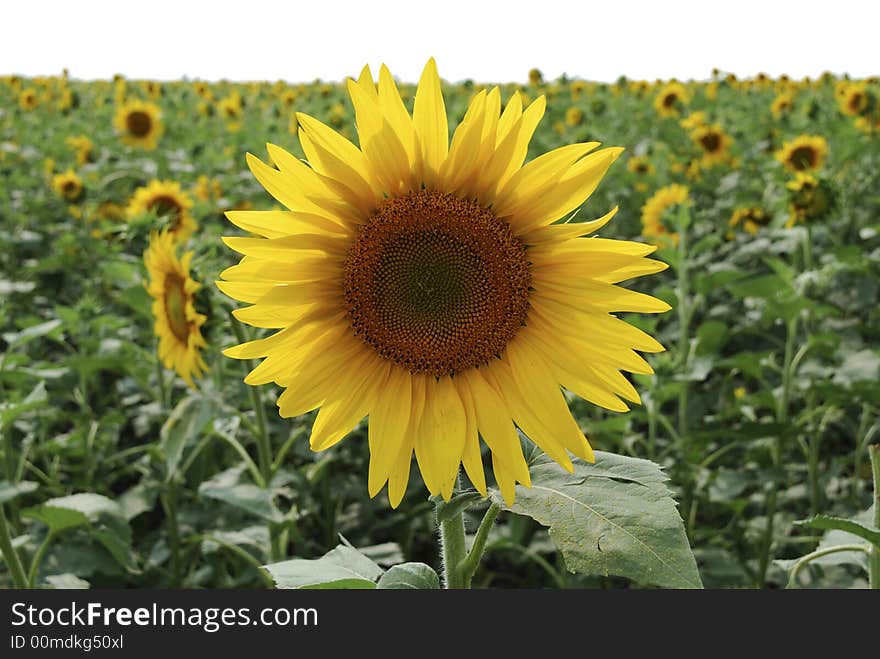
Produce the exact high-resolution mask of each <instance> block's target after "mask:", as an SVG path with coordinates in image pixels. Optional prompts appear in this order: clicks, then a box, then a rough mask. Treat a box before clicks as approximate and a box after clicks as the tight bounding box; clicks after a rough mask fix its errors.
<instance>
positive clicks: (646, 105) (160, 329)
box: [0, 61, 880, 588]
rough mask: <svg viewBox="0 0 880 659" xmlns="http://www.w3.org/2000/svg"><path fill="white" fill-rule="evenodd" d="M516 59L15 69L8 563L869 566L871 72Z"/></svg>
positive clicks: (562, 578)
mask: <svg viewBox="0 0 880 659" xmlns="http://www.w3.org/2000/svg"><path fill="white" fill-rule="evenodd" d="M441 65H442V62H441ZM374 73H378V77H377V79H376V80H375V82H374V78H373V74H374ZM440 74H442V69H441V71H440ZM529 80H530V82H529V83H528V84H525V85H517V84H501V85H499V86H494V85H483V84H480V83H478V82H474V81H470V80H467V81H464V82H459V83H449V82H445V81H441V79H440V78H439V77H438V73H437V69H436V68H435V67H434V64H433V61H432V62H429V64H428V66H427V67H426V69H425V73H424V74H423V76H422V80H421V82H420V83H419V85H415V84H408V83H401V82H396V81H395V80H394V79H393V78H392V77H391V74H390V73H389V72H388V71H387V69H384V68H383V70H382V71H381V72H370V71H369V70H368V69H365V70H364V72H363V73H361V75H360V77H358V78H353V79H350V80H347V81H346V82H344V83H327V82H323V81H320V80H319V81H315V82H313V83H309V84H288V83H285V82H275V83H272V82H264V83H233V82H227V81H221V82H211V83H209V82H202V81H189V80H183V81H175V82H156V81H150V80H130V79H126V78H124V77H122V76H117V77H116V78H114V79H113V80H99V81H81V80H76V79H73V78H69V77H68V75H67V74H66V72H65V73H64V74H62V75H60V76H56V77H50V78H23V77H19V76H5V77H0V550H2V561H0V586H3V587H19V588H23V587H30V588H89V587H92V588H102V587H103V588H107V587H114V588H156V587H161V588H275V587H303V586H306V587H314V586H321V587H334V586H335V587H346V588H355V587H356V588H372V587H377V586H378V587H398V588H431V587H439V586H441V585H443V586H447V587H479V588H634V587H666V588H684V587H700V586H705V587H709V588H785V587H789V588H867V587H869V586H870V587H874V588H880V502H878V501H880V500H878V498H877V497H880V450H878V446H880V343H878V339H880V83H878V80H877V79H876V78H871V79H865V80H853V79H849V78H845V77H838V76H834V75H831V74H825V75H822V76H821V77H819V78H817V79H804V80H793V79H788V78H786V77H784V76H783V77H782V78H779V79H772V78H769V77H767V76H763V75H760V76H758V77H755V78H750V79H738V78H737V77H736V76H734V75H731V74H725V73H723V72H719V71H714V72H713V74H712V76H711V77H710V78H709V79H707V80H704V81H688V82H683V81H676V80H668V81H659V80H658V81H638V80H627V79H624V78H621V79H619V80H618V81H617V82H615V83H613V84H606V83H596V82H590V81H586V80H582V79H569V78H562V79H556V80H544V79H543V77H542V75H541V73H540V71H538V70H533V71H531V72H530V74H529ZM449 136H451V141H449ZM267 143H269V144H268V146H267ZM596 143H601V144H602V147H599V146H598V144H596ZM246 154H248V155H246ZM251 154H252V155H251ZM542 154H544V155H542ZM273 163H274V164H273ZM615 209H616V213H615ZM597 218H598V219H597ZM649 257H650V258H649ZM569 411H570V414H569ZM343 439H344V441H341V440H343ZM438 527H439V531H438Z"/></svg>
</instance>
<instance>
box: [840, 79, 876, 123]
mask: <svg viewBox="0 0 880 659" xmlns="http://www.w3.org/2000/svg"><path fill="white" fill-rule="evenodd" d="M870 101H871V99H870V97H869V96H868V89H867V86H866V85H865V83H864V82H850V83H848V84H846V85H845V86H843V88H842V89H841V91H840V93H839V94H838V95H837V102H838V104H839V105H840V111H841V112H843V114H845V115H848V116H850V117H859V116H862V115H863V114H865V112H866V111H867V110H868V107H869V106H870Z"/></svg>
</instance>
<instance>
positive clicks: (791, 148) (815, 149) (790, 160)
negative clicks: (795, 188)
mask: <svg viewBox="0 0 880 659" xmlns="http://www.w3.org/2000/svg"><path fill="white" fill-rule="evenodd" d="M827 153H828V143H827V142H826V141H825V138H824V137H822V136H820V135H799V136H798V137H796V138H794V139H793V140H792V141H791V142H786V143H785V144H783V145H782V148H781V149H780V150H779V151H777V152H776V159H777V160H778V161H779V162H781V163H782V164H783V165H785V167H786V169H790V170H791V171H793V172H806V171H811V170H817V169H819V168H821V167H822V162H823V161H824V160H825V156H826V155H827Z"/></svg>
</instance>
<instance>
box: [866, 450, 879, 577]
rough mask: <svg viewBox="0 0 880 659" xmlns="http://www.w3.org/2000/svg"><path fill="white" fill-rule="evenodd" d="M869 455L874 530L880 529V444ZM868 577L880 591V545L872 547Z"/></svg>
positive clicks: (869, 451)
mask: <svg viewBox="0 0 880 659" xmlns="http://www.w3.org/2000/svg"><path fill="white" fill-rule="evenodd" d="M868 453H869V455H870V456H871V473H872V474H873V476H874V528H875V529H880V444H871V445H870V446H869V447H868ZM868 576H869V583H870V584H871V588H872V589H874V590H880V545H873V546H872V547H871V556H870V558H869V570H868Z"/></svg>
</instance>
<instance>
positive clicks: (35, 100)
mask: <svg viewBox="0 0 880 659" xmlns="http://www.w3.org/2000/svg"><path fill="white" fill-rule="evenodd" d="M39 104H40V99H39V97H38V96H37V90H36V89H34V88H32V87H28V88H27V89H23V90H22V91H21V93H20V94H19V95H18V105H19V107H20V108H21V109H22V110H27V111H30V110H33V109H34V108H35V107H37V105H39Z"/></svg>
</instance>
